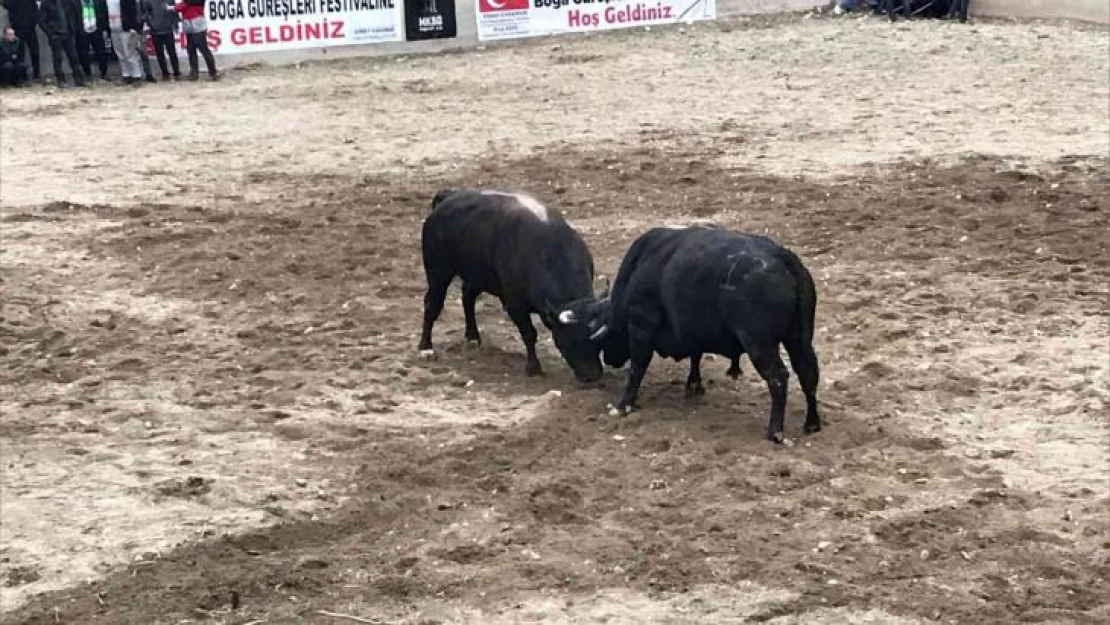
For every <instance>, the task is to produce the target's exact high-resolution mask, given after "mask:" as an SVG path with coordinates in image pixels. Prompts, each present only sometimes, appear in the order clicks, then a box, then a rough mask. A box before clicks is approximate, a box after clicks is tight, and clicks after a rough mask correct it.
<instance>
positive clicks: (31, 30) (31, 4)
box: [0, 0, 42, 80]
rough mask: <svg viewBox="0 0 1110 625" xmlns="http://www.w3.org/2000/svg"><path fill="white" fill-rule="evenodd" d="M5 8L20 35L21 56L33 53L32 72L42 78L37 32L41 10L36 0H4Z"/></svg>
mask: <svg viewBox="0 0 1110 625" xmlns="http://www.w3.org/2000/svg"><path fill="white" fill-rule="evenodd" d="M0 4H3V6H4V8H5V9H7V10H8V21H9V22H11V25H12V28H13V29H15V34H16V35H17V36H18V37H19V43H20V51H19V58H20V59H25V58H26V57H25V56H24V53H25V52H30V53H31V72H32V73H33V74H34V76H35V80H39V79H41V78H42V74H41V73H40V71H39V37H38V33H36V32H35V25H36V24H38V20H39V10H38V5H37V4H35V0H3V2H2V3H0Z"/></svg>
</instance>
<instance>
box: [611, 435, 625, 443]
mask: <svg viewBox="0 0 1110 625" xmlns="http://www.w3.org/2000/svg"><path fill="white" fill-rule="evenodd" d="M613 440H615V441H617V442H618V443H619V442H621V441H623V440H624V437H623V436H621V435H620V434H614V435H613Z"/></svg>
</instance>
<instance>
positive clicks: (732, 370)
mask: <svg viewBox="0 0 1110 625" xmlns="http://www.w3.org/2000/svg"><path fill="white" fill-rule="evenodd" d="M725 375H727V376H728V377H730V378H732V379H733V380H737V379H739V378H740V367H729V368H728V371H725Z"/></svg>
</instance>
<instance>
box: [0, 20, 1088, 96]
mask: <svg viewBox="0 0 1110 625" xmlns="http://www.w3.org/2000/svg"><path fill="white" fill-rule="evenodd" d="M172 2H176V4H174V3H172ZM2 4H3V7H4V9H5V13H6V16H5V20H3V24H4V30H3V36H2V38H0V83H2V84H3V85H5V86H7V85H27V84H30V83H31V81H41V82H45V77H46V76H48V75H52V76H53V77H54V80H55V81H56V82H57V84H59V85H63V86H64V85H68V84H71V81H69V80H67V78H70V77H71V78H72V84H75V85H78V86H81V85H88V84H92V83H97V82H102V81H110V82H119V83H121V84H125V85H136V86H137V85H141V84H142V83H143V82H144V81H145V82H157V81H158V80H159V79H161V80H170V81H172V80H180V79H182V78H188V79H191V80H197V79H199V76H200V61H203V62H204V69H205V70H206V72H207V76H208V77H209V78H210V79H213V80H216V79H218V78H219V76H220V74H219V71H218V70H217V63H216V58H217V57H223V58H224V59H225V60H227V59H230V60H239V61H244V60H246V61H252V60H256V59H257V60H266V61H270V62H275V63H282V62H288V61H291V60H304V59H305V58H308V56H309V55H311V54H312V53H317V54H330V55H331V56H354V55H359V54H375V53H379V54H381V53H384V54H389V53H403V52H422V51H429V50H434V49H443V48H445V47H455V48H460V47H465V46H466V45H468V44H469V45H477V44H481V43H482V42H489V41H497V40H507V39H519V38H527V37H539V36H548V35H558V34H563V33H583V32H591V31H600V30H610V29H619V28H631V27H643V26H655V25H664V24H673V23H679V22H693V21H701V20H712V19H715V18H716V17H717V16H718V15H736V14H752V13H769V12H775V11H792V10H803V9H813V8H829V7H831V8H833V10H834V12H836V13H859V12H861V11H867V12H876V13H880V14H885V15H888V16H890V18H891V19H897V18H900V17H939V18H946V17H948V18H956V17H958V18H960V19H961V20H963V21H966V19H967V16H968V10H969V7H968V5H969V2H968V0H832V1H830V0H2ZM980 7H985V8H984V9H983V10H984V11H986V12H988V13H989V12H993V14H998V13H999V12H1003V13H1004V12H1005V11H1007V10H1009V9H1011V8H1012V9H1013V12H1014V13H1015V14H1020V15H1029V14H1030V13H1031V12H1032V13H1033V14H1036V13H1037V12H1038V11H1040V12H1042V13H1045V14H1046V16H1058V17H1076V18H1078V19H1089V20H1092V21H1101V22H1107V21H1110V15H1104V14H1105V13H1110V9H1107V7H1110V2H1107V0H1055V2H1054V3H1052V4H1042V3H1041V0H975V2H974V6H973V8H975V9H976V10H979V8H980ZM1065 10H1066V11H1070V12H1071V13H1065V14H1062V15H1055V13H1059V12H1060V11H1065ZM1054 12H1055V13H1054ZM1072 13H1074V15H1072ZM427 44H432V45H427ZM437 44H438V45H437ZM368 45H369V46H370V48H368V47H367V46H368ZM346 51H350V53H349V54H345V52H346ZM181 55H185V56H186V58H187V60H188V73H187V74H186V75H185V76H183V75H182V72H181V65H182V63H181V60H180V58H179V57H180V56H181ZM44 57H49V62H47V59H46V58H44ZM151 57H154V58H156V59H157V62H158V70H159V73H158V74H157V75H155V73H154V72H153V71H152V70H153V68H152V65H151ZM94 61H95V69H96V70H97V71H96V72H95V73H94V71H93V70H94V67H93V62H94ZM224 62H225V61H221V64H222V63H224ZM110 65H114V66H116V68H118V69H117V70H116V71H115V72H111V73H110V72H109V66H110ZM51 70H53V71H51Z"/></svg>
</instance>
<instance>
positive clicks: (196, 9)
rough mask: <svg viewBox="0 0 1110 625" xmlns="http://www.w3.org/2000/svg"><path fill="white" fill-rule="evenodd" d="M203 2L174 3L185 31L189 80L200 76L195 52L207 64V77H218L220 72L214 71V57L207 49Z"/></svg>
mask: <svg viewBox="0 0 1110 625" xmlns="http://www.w3.org/2000/svg"><path fill="white" fill-rule="evenodd" d="M204 3H205V0H184V1H183V2H178V3H177V4H176V5H174V10H175V11H177V12H178V13H180V14H181V23H182V29H183V30H184V31H185V44H186V45H185V50H186V52H188V54H189V80H196V79H197V78H198V77H199V76H200V71H199V68H198V67H197V52H200V54H201V56H203V57H204V64H205V65H207V66H208V77H209V78H211V79H212V80H219V79H220V73H219V72H217V71H216V59H215V58H213V57H212V51H211V50H209V49H208V20H206V19H204Z"/></svg>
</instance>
